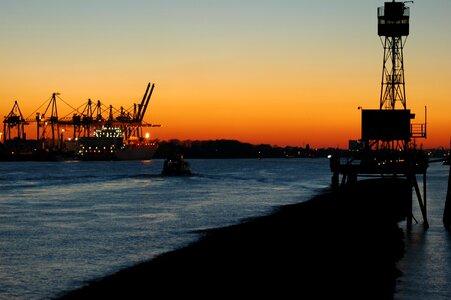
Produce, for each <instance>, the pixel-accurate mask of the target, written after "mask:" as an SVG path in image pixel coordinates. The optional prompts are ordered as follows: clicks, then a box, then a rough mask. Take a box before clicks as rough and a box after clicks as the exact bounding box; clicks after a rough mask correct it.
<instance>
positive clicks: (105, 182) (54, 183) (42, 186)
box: [0, 159, 330, 299]
mask: <svg viewBox="0 0 451 300" xmlns="http://www.w3.org/2000/svg"><path fill="white" fill-rule="evenodd" d="M189 162H190V163H191V166H192V169H193V171H194V172H195V175H194V176H191V177H163V176H160V175H159V174H160V171H161V169H162V165H163V161H161V160H153V161H150V162H51V163H46V162H20V163H0V185H1V194H0V258H1V259H0V298H1V299H41V298H49V297H53V296H55V295H57V294H58V293H61V292H62V291H66V290H70V289H74V288H76V287H79V286H81V285H82V284H83V283H84V282H86V281H87V280H90V279H93V278H97V277H100V276H104V275H106V274H109V273H111V272H114V271H117V270H118V269H120V268H123V267H126V266H130V265H132V264H135V263H137V262H140V261H143V260H146V259H150V258H152V257H154V256H155V255H158V254H160V253H162V252H165V251H168V250H172V249H175V248H177V247H180V246H183V245H186V244H187V243H189V242H191V241H193V240H195V239H196V237H197V235H196V234H195V233H194V232H195V231H197V230H201V229H206V228H213V227H219V226H224V225H229V224H234V223H237V222H239V221H240V220H242V219H245V218H249V217H255V216H259V215H263V214H266V213H268V212H270V211H271V210H272V209H273V208H274V207H277V206H279V205H283V204H289V203H294V202H300V201H305V200H308V199H309V198H310V197H311V196H312V195H314V194H317V193H319V191H320V190H321V189H323V188H325V187H327V186H328V185H329V183H330V174H329V166H328V161H327V160H326V159H275V160H270V159H267V160H251V159H249V160H244V159H243V160H190V161H189Z"/></svg>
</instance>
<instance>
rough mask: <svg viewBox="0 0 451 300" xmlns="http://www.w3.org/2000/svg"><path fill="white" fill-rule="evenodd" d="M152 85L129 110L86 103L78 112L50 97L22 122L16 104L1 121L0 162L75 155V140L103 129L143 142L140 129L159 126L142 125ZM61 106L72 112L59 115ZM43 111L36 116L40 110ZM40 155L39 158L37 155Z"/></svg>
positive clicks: (98, 103) (61, 100)
mask: <svg viewBox="0 0 451 300" xmlns="http://www.w3.org/2000/svg"><path fill="white" fill-rule="evenodd" d="M154 88H155V84H153V83H150V82H149V83H148V85H147V88H146V91H145V94H144V96H143V98H142V100H141V103H139V104H134V105H133V106H132V107H131V108H129V109H124V108H123V107H121V108H120V109H116V108H114V107H113V106H112V105H110V106H106V105H104V104H103V103H101V102H100V100H99V101H97V102H96V103H94V102H93V101H92V100H91V99H88V101H87V103H85V104H83V105H81V106H80V107H78V108H74V107H72V106H71V105H70V104H68V103H67V102H66V101H65V100H63V99H62V98H61V97H60V94H59V93H52V96H51V97H50V98H49V99H48V100H47V101H45V102H44V103H43V104H42V105H41V106H39V107H38V108H37V109H36V110H35V111H34V112H33V113H32V114H31V115H30V116H29V117H27V118H24V117H23V115H22V112H21V111H20V109H19V104H18V102H17V101H15V103H14V106H13V108H12V110H11V112H10V113H9V114H8V115H7V116H5V118H4V121H3V126H4V129H3V132H4V134H3V144H0V159H4V160H17V159H20V160H22V159H24V160H28V159H38V160H40V159H52V158H53V157H54V156H55V155H61V154H64V153H66V152H68V150H70V151H75V147H76V143H77V141H78V139H80V138H82V137H90V136H91V135H92V134H93V132H94V131H95V130H96V129H99V128H102V127H104V126H111V127H117V128H119V129H120V130H121V131H122V132H123V134H124V139H129V138H131V137H133V138H138V139H139V138H143V131H142V128H143V127H159V126H160V125H159V124H149V123H146V122H144V116H145V114H146V111H147V107H148V104H149V101H150V98H151V96H152V93H153V90H154ZM59 102H62V103H64V104H65V105H66V106H68V107H69V108H70V109H71V112H70V113H69V114H67V115H66V116H63V117H60V116H59V115H58V103H59ZM43 107H45V110H44V111H43V112H42V113H40V112H38V111H39V110H40V109H41V108H43ZM31 123H33V124H36V139H35V140H28V139H27V138H26V134H25V125H29V124H31ZM38 153H39V155H38Z"/></svg>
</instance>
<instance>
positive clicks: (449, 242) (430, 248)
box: [394, 164, 451, 300]
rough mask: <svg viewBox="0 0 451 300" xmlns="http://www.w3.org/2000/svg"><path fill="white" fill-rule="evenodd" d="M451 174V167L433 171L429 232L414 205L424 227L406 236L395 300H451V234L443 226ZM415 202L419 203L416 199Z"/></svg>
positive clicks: (416, 227)
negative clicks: (449, 175) (450, 172)
mask: <svg viewBox="0 0 451 300" xmlns="http://www.w3.org/2000/svg"><path fill="white" fill-rule="evenodd" d="M448 173H449V167H445V166H442V165H437V164H432V165H431V166H430V167H429V170H428V176H427V181H428V186H427V204H428V220H429V225H430V227H429V229H427V230H424V229H423V226H422V225H421V222H422V218H421V213H420V212H419V209H418V205H416V203H415V202H414V215H415V217H416V219H417V220H418V221H419V222H420V224H414V225H413V226H412V231H411V232H410V233H408V232H406V253H405V255H404V258H403V259H402V260H401V261H400V262H399V263H398V268H399V269H400V270H401V271H402V272H403V273H404V274H403V276H402V277H400V278H399V282H398V283H397V288H396V289H397V293H396V294H395V297H394V299H395V300H420V299H422V300H423V299H434V300H444V299H451V233H449V232H447V231H446V230H445V229H444V227H443V225H442V217H443V209H444V205H445V199H446V191H447V184H448ZM418 179H420V178H418ZM420 188H421V190H422V187H421V186H420ZM413 199H414V201H416V197H415V196H414V197H413ZM400 225H403V224H400ZM404 225H405V224H404ZM404 229H405V227H404Z"/></svg>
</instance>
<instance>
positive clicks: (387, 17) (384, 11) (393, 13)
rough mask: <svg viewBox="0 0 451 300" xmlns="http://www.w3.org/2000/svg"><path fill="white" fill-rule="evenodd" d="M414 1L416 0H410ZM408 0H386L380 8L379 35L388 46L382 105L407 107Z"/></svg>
mask: <svg viewBox="0 0 451 300" xmlns="http://www.w3.org/2000/svg"><path fill="white" fill-rule="evenodd" d="M407 2H413V1H407ZM405 3H406V2H395V1H394V0H393V2H385V3H384V6H383V7H379V8H378V10H377V17H378V35H379V36H380V37H381V41H382V44H383V47H384V61H383V68H382V84H381V96H380V107H379V108H380V109H383V108H385V109H395V105H396V102H401V104H402V106H403V108H404V109H406V90H405V79H404V57H403V48H404V45H405V42H406V39H407V36H408V35H409V14H410V9H409V8H408V7H406V6H405Z"/></svg>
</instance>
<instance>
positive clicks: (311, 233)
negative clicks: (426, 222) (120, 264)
mask: <svg viewBox="0 0 451 300" xmlns="http://www.w3.org/2000/svg"><path fill="white" fill-rule="evenodd" d="M409 191H410V192H411V189H409V188H406V182H405V181H402V180H396V181H393V180H387V179H382V180H369V181H359V182H358V183H357V184H356V185H355V186H353V187H350V188H346V189H343V190H342V191H340V192H336V193H325V194H323V195H319V196H317V197H315V198H313V199H311V200H309V201H307V202H303V203H300V204H295V205H289V206H283V207H281V208H280V209H279V210H277V211H276V212H274V213H273V214H271V215H269V216H264V217H259V218H256V219H253V220H250V221H246V222H243V223H241V224H238V225H234V226H230V227H225V228H219V229H215V230H210V231H208V232H203V233H201V237H200V239H199V240H198V241H197V242H195V243H193V244H191V245H189V246H187V247H185V248H182V249H179V250H175V251H172V252H168V253H165V254H163V255H160V256H158V257H156V258H155V259H153V260H151V261H148V262H144V263H141V264H139V265H136V266H133V267H131V268H128V269H125V270H122V271H120V272H118V273H116V274H113V275H111V276H108V277H105V278H102V279H100V280H97V281H93V282H90V283H89V284H88V285H86V286H85V287H83V288H81V289H79V290H75V291H72V292H69V293H67V294H65V295H63V296H62V297H61V298H60V299H100V298H103V299H105V298H112V297H115V298H122V299H141V298H142V299H178V298H181V297H183V298H189V299H199V298H202V299H218V298H224V297H228V298H230V299H243V298H250V299H256V298H262V297H265V299H268V298H270V299H378V300H381V299H392V297H393V293H394V287H395V283H396V277H397V276H398V275H399V274H398V273H399V272H398V271H397V269H396V261H397V260H399V259H400V258H401V257H402V255H403V252H404V243H403V232H402V230H401V229H400V228H399V227H398V225H397V223H396V222H397V221H399V217H400V213H402V211H401V210H402V205H400V204H402V203H401V200H400V199H405V198H406V197H408V192H409Z"/></svg>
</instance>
